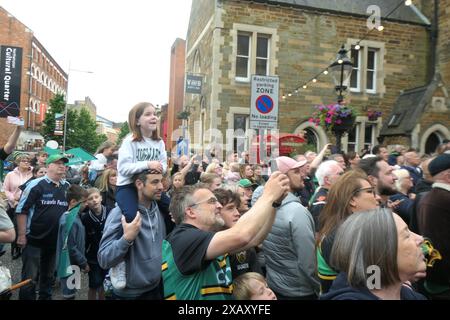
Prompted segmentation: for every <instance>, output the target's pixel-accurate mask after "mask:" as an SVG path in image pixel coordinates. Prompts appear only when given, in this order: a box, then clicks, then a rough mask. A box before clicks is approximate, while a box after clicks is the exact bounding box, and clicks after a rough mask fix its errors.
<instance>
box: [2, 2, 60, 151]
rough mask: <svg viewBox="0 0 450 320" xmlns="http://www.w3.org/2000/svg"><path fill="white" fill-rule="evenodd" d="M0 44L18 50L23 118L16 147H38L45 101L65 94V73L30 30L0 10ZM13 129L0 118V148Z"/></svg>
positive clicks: (40, 138)
mask: <svg viewBox="0 0 450 320" xmlns="http://www.w3.org/2000/svg"><path fill="white" fill-rule="evenodd" d="M0 45H6V46H14V47H19V48H22V79H21V88H20V92H21V93H20V116H21V117H22V118H23V119H24V127H25V130H24V131H23V132H22V134H21V136H20V138H19V142H18V147H19V148H24V147H25V145H26V147H27V148H33V147H37V148H39V147H42V143H43V141H42V136H41V135H40V134H39V131H40V129H41V126H42V122H43V120H44V119H45V114H46V112H47V110H48V108H49V101H50V100H51V99H52V98H53V96H54V95H55V94H57V93H61V94H65V92H66V88H67V74H66V72H64V70H63V69H62V68H61V67H60V66H59V64H58V63H57V62H56V61H55V59H54V58H53V57H52V56H51V54H50V53H49V52H48V51H47V50H46V48H45V47H44V46H43V45H42V44H41V43H40V42H39V40H38V39H37V38H36V37H35V36H34V34H33V31H32V30H30V29H29V28H27V26H26V25H24V24H23V23H22V22H20V21H19V20H17V19H16V18H15V17H14V16H13V15H12V14H11V13H9V12H8V11H6V10H5V9H4V8H3V7H0ZM12 130H13V126H11V125H9V124H8V123H7V122H6V119H5V118H0V145H3V144H4V143H5V142H6V140H7V139H8V137H9V135H10V134H11V132H12Z"/></svg>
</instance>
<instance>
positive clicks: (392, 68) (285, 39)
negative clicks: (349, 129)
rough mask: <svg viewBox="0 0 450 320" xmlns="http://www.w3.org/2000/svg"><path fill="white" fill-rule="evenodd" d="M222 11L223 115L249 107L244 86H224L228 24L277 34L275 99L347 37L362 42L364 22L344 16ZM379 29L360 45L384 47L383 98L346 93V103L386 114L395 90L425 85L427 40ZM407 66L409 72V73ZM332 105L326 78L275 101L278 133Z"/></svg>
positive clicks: (254, 8) (402, 29)
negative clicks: (317, 107) (258, 27)
mask: <svg viewBox="0 0 450 320" xmlns="http://www.w3.org/2000/svg"><path fill="white" fill-rule="evenodd" d="M224 9H225V11H226V13H227V14H226V15H225V16H224V25H225V28H224V29H223V30H222V35H223V36H224V37H225V45H224V47H223V49H222V52H223V53H224V59H223V61H222V66H223V67H227V68H226V69H225V70H224V71H223V75H224V77H223V78H222V79H221V84H222V85H223V88H224V90H223V94H222V96H221V98H222V102H223V107H225V108H223V109H224V110H226V106H227V105H239V106H244V107H248V106H249V95H250V84H238V85H236V86H232V85H227V82H228V83H229V77H230V75H229V72H228V70H229V69H230V68H228V67H229V66H230V63H231V61H232V59H234V57H233V56H232V55H231V51H232V50H231V48H232V46H233V45H234V44H233V43H231V37H229V36H228V35H229V29H230V28H232V24H233V23H244V24H250V25H262V26H269V27H274V28H276V29H277V30H278V34H279V36H280V41H279V43H278V44H277V45H278V46H279V53H278V56H277V59H278V60H279V67H278V68H277V70H276V71H275V74H278V75H279V76H280V97H281V94H282V93H286V92H288V91H292V90H293V89H294V88H295V87H297V86H299V85H300V84H302V83H303V81H306V80H309V79H310V78H311V77H313V76H314V75H315V74H317V73H318V72H320V70H322V69H323V68H324V67H326V66H327V65H328V64H329V63H330V62H331V61H333V60H334V58H335V57H336V54H337V51H338V49H339V47H340V45H341V44H342V43H346V42H347V39H348V38H356V39H358V38H362V37H363V36H364V35H365V34H366V32H367V28H366V21H365V20H364V19H360V18H354V17H349V16H345V17H343V16H336V15H327V14H322V15H319V14H317V13H312V12H307V11H302V10H299V9H293V8H282V7H274V6H267V5H260V4H250V5H248V6H243V5H242V3H240V2H235V1H226V2H225V4H224ZM384 25H385V30H384V31H383V32H382V33H380V32H378V31H374V32H372V33H371V34H370V35H369V36H368V37H367V38H366V40H372V41H379V42H384V44H385V49H386V56H385V62H386V64H385V65H384V73H385V75H386V76H385V79H384V85H385V86H386V93H385V95H384V97H381V96H380V95H357V94H352V95H351V96H349V97H348V98H347V100H348V101H350V102H351V104H352V105H354V106H356V107H361V108H362V107H372V108H376V109H379V110H381V111H383V114H387V113H388V112H389V110H390V108H391V107H392V105H393V104H394V102H395V100H396V99H397V97H398V94H399V92H400V90H403V89H407V88H412V87H416V86H420V85H423V84H424V83H425V75H426V56H427V54H428V46H427V43H428V40H427V33H426V30H425V28H423V27H420V26H413V25H406V24H399V23H393V22H387V23H385V24H384ZM227 53H229V54H227ZM411 65H414V66H415V67H414V68H411ZM335 101H336V95H335V94H334V91H333V82H332V78H331V76H330V75H328V76H322V77H321V78H320V79H319V82H318V83H317V84H311V85H310V87H309V88H308V89H307V90H302V91H300V93H299V95H298V96H293V97H291V98H288V99H286V101H284V102H283V101H280V119H281V121H280V126H281V130H282V131H283V132H292V131H293V130H294V129H295V128H296V127H297V126H298V125H299V124H300V123H301V122H303V121H304V120H305V119H307V118H308V117H309V115H310V114H311V112H312V110H313V106H314V105H316V104H318V103H332V102H335ZM224 112H226V111H224Z"/></svg>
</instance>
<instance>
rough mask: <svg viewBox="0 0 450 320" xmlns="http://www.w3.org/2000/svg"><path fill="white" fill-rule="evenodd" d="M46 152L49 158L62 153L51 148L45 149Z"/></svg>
mask: <svg viewBox="0 0 450 320" xmlns="http://www.w3.org/2000/svg"><path fill="white" fill-rule="evenodd" d="M44 151H45V152H47V153H48V155H49V156H51V155H52V154H56V153H60V150H59V149H52V148H49V147H44Z"/></svg>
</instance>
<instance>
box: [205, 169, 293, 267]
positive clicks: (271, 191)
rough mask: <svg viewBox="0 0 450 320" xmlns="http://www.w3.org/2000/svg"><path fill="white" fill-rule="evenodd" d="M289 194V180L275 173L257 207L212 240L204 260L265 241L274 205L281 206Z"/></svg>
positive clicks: (273, 213)
mask: <svg viewBox="0 0 450 320" xmlns="http://www.w3.org/2000/svg"><path fill="white" fill-rule="evenodd" d="M288 190H289V179H288V178H287V177H286V175H284V174H281V173H280V172H274V173H273V174H272V175H271V177H270V179H269V180H268V181H267V183H266V185H265V188H264V193H263V195H262V196H261V198H259V199H258V201H256V203H255V205H254V206H253V207H252V208H251V209H250V210H249V211H248V212H247V213H246V214H245V215H243V216H242V217H241V218H240V219H239V221H238V222H237V223H236V225H234V226H233V227H232V228H230V229H227V230H224V231H220V232H217V233H216V234H215V235H214V237H213V238H212V240H211V242H210V244H209V246H208V250H207V252H206V256H205V259H206V260H211V259H214V258H216V257H218V256H221V255H223V254H225V253H231V252H236V251H240V250H245V249H246V248H249V247H252V246H254V245H255V244H257V243H259V242H261V241H262V239H264V238H265V237H266V236H267V233H268V232H269V231H270V228H271V227H272V224H273V221H274V219H275V208H273V207H272V203H273V202H278V201H279V200H280V199H281V198H282V197H283V196H284V194H285V193H287V192H288Z"/></svg>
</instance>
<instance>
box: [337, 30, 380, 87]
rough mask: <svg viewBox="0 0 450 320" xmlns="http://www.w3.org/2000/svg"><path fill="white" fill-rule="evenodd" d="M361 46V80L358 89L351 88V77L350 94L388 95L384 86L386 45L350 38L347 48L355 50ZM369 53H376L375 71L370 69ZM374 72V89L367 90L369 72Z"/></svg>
mask: <svg viewBox="0 0 450 320" xmlns="http://www.w3.org/2000/svg"><path fill="white" fill-rule="evenodd" d="M357 44H358V45H359V46H360V49H359V50H358V51H360V52H359V65H358V66H357V68H358V67H359V79H358V81H357V85H358V88H351V87H350V84H351V77H350V78H349V79H348V87H349V88H350V92H354V93H357V94H363V95H381V96H383V95H384V94H385V93H386V87H385V84H384V78H385V71H384V67H383V64H384V59H385V55H386V49H385V43H384V42H380V41H372V40H359V39H353V38H348V39H347V44H346V46H347V48H351V49H354V48H355V46H356V45H357ZM369 51H373V52H374V66H373V67H374V69H368V62H369V61H368V59H369ZM369 71H373V88H372V89H367V83H368V81H367V76H368V72H369Z"/></svg>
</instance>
